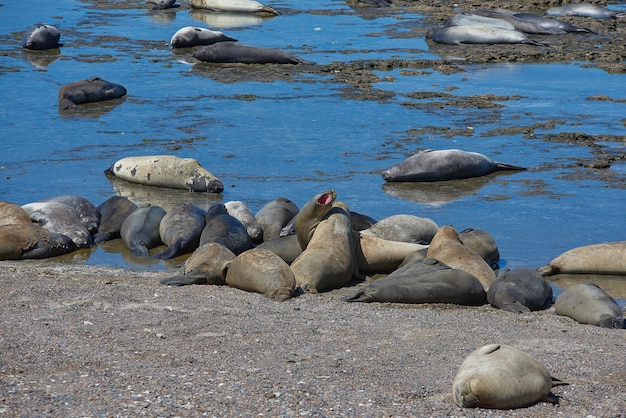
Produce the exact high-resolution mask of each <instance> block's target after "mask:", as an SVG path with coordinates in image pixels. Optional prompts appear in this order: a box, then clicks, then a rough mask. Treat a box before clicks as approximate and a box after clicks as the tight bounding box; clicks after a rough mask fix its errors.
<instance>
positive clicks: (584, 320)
mask: <svg viewBox="0 0 626 418" xmlns="http://www.w3.org/2000/svg"><path fill="white" fill-rule="evenodd" d="M554 309H555V311H556V313H557V314H559V315H564V316H569V317H570V318H572V319H574V320H575V321H576V322H580V323H581V324H591V325H596V326H599V327H603V328H617V329H623V328H624V313H623V312H622V309H621V308H620V307H619V305H618V304H617V302H615V299H613V298H612V297H611V296H609V295H608V294H607V293H606V292H605V291H604V290H602V289H601V288H600V287H599V286H597V285H596V284H594V283H581V284H577V285H574V286H572V287H569V288H567V289H565V290H564V291H563V293H561V294H560V295H559V296H558V297H557V298H556V302H555V303H554Z"/></svg>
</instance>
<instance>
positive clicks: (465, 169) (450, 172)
mask: <svg viewBox="0 0 626 418" xmlns="http://www.w3.org/2000/svg"><path fill="white" fill-rule="evenodd" d="M502 170H525V168H523V167H517V166H514V165H510V164H504V163H498V162H494V161H492V160H491V159H490V158H488V157H486V156H484V155H482V154H479V153H477V152H467V151H461V150H459V149H448V150H432V149H428V150H424V151H420V152H418V153H417V154H415V155H413V156H411V157H409V158H407V159H406V160H404V161H402V162H401V163H398V164H395V165H392V166H391V167H389V168H388V169H387V170H385V171H383V173H382V177H383V179H384V180H386V181H416V182H419V181H444V180H458V179H466V178H470V177H480V176H485V175H487V174H491V173H493V172H496V171H502Z"/></svg>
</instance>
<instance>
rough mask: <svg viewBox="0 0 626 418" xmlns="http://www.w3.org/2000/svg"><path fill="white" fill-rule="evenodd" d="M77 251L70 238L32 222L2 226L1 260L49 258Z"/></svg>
mask: <svg viewBox="0 0 626 418" xmlns="http://www.w3.org/2000/svg"><path fill="white" fill-rule="evenodd" d="M77 249H78V247H77V246H76V244H75V243H74V241H73V240H72V239H71V238H70V237H68V236H66V235H63V234H59V233H56V232H51V231H49V230H47V229H45V228H42V227H41V226H39V225H37V224H35V223H32V222H31V223H30V224H12V225H0V260H26V259H40V258H48V257H55V256H58V255H63V254H68V253H70V252H72V251H75V250H77Z"/></svg>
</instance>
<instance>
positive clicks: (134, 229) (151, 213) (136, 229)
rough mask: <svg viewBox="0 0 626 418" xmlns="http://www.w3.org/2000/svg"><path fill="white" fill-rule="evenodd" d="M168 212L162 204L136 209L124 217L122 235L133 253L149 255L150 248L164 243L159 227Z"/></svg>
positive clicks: (142, 255) (141, 255)
mask: <svg viewBox="0 0 626 418" xmlns="http://www.w3.org/2000/svg"><path fill="white" fill-rule="evenodd" d="M165 214H166V212H165V209H163V208H162V207H160V206H156V205H154V206H153V205H149V206H144V207H140V208H137V209H135V210H134V211H132V212H131V213H130V215H128V216H127V217H126V219H124V222H122V226H121V228H120V236H121V238H122V240H123V241H124V244H126V246H127V247H128V249H129V250H130V252H131V254H132V255H135V256H140V257H148V256H149V255H150V254H149V252H148V250H150V249H152V248H154V247H158V246H159V245H161V244H162V242H161V235H160V232H159V227H160V225H161V220H162V219H163V217H164V216H165Z"/></svg>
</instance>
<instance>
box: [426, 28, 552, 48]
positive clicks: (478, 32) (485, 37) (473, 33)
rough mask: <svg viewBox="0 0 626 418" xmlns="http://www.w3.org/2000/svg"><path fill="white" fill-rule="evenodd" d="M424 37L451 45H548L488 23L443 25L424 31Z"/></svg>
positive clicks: (520, 33)
mask: <svg viewBox="0 0 626 418" xmlns="http://www.w3.org/2000/svg"><path fill="white" fill-rule="evenodd" d="M426 37H427V38H430V39H432V40H433V41H435V42H439V43H443V44H451V45H461V44H529V45H537V46H548V44H546V43H543V42H538V41H535V40H533V39H528V37H526V35H524V34H523V33H522V32H518V31H516V30H507V29H500V28H496V27H493V26H488V25H463V26H443V27H440V28H432V29H429V30H428V31H426Z"/></svg>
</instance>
